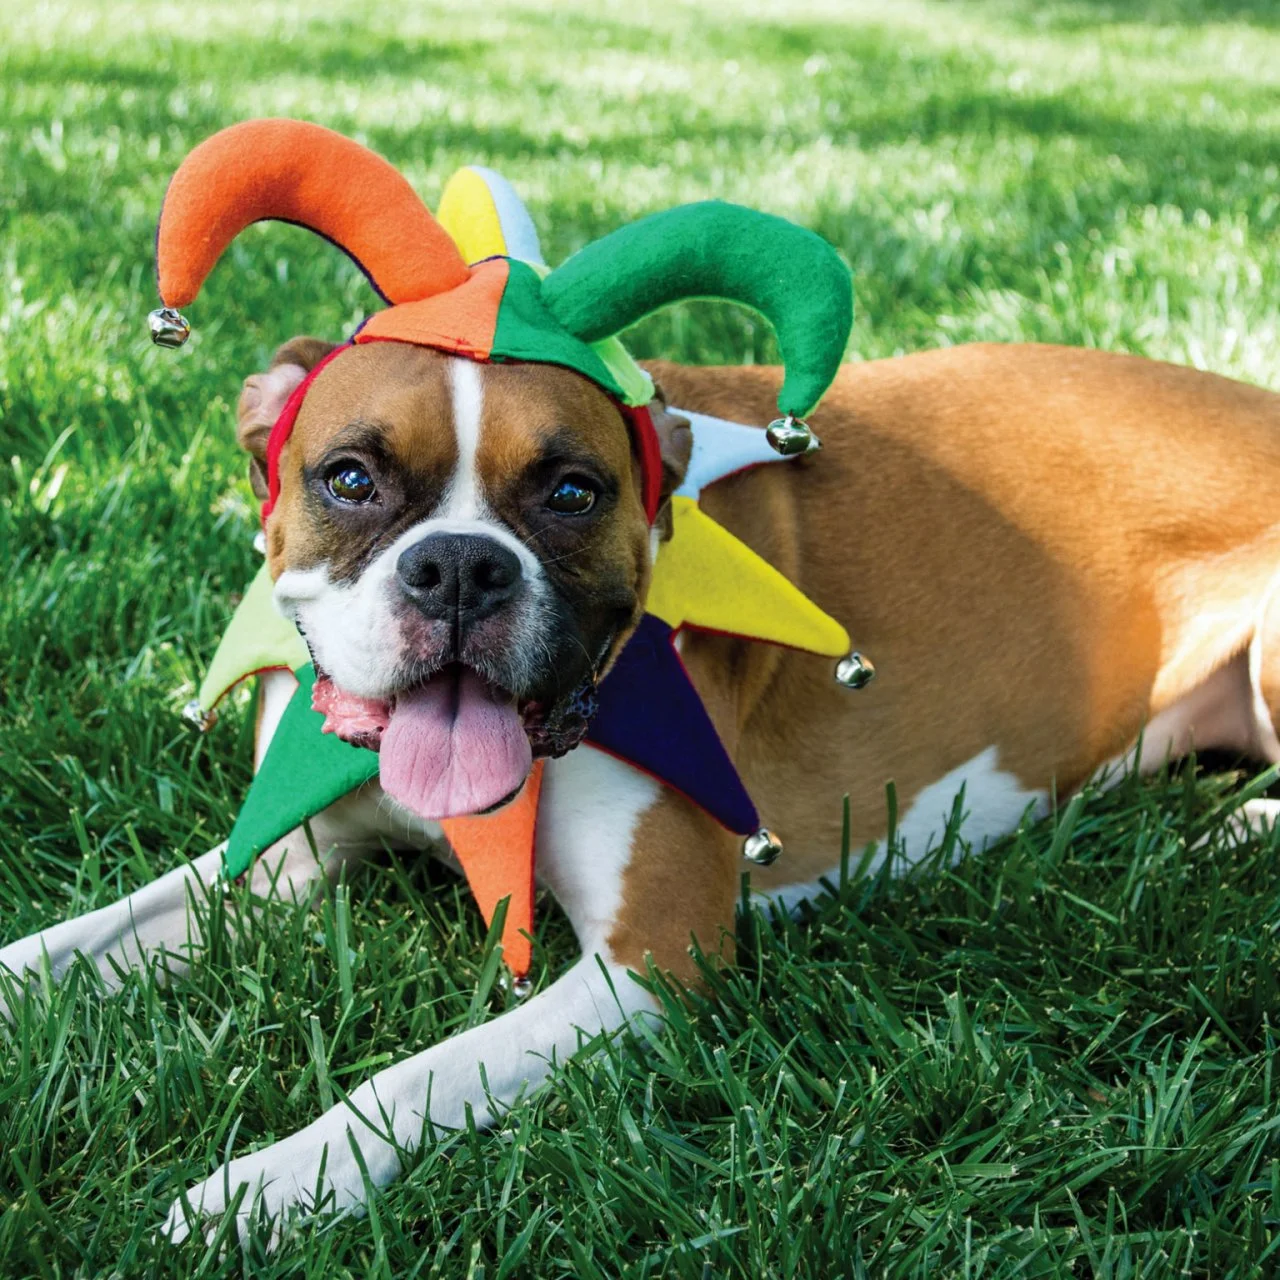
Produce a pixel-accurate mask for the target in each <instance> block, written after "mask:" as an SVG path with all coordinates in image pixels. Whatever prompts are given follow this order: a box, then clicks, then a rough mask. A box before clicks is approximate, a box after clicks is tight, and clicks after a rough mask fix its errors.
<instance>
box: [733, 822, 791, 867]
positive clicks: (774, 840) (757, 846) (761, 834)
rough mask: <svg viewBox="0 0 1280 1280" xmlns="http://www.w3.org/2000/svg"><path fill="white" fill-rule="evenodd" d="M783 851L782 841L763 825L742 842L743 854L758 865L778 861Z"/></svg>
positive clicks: (764, 865)
mask: <svg viewBox="0 0 1280 1280" xmlns="http://www.w3.org/2000/svg"><path fill="white" fill-rule="evenodd" d="M781 853H782V841H781V840H779V839H778V837H777V836H775V835H774V834H773V832H772V831H770V830H769V828H768V827H761V828H760V830H759V831H757V832H756V833H755V834H754V835H749V836H748V837H747V838H746V839H745V840H744V841H743V842H742V856H743V857H744V858H746V860H747V861H748V862H754V863H755V864H756V866H757V867H767V866H769V865H771V864H772V863H774V862H777V860H778V858H779V856H780V855H781Z"/></svg>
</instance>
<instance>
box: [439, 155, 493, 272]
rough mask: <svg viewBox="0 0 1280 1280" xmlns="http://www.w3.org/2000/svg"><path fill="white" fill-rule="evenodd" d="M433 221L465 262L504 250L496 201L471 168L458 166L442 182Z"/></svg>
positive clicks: (485, 184) (477, 260) (474, 260)
mask: <svg viewBox="0 0 1280 1280" xmlns="http://www.w3.org/2000/svg"><path fill="white" fill-rule="evenodd" d="M436 221H437V222H439V224H440V225H441V226H442V227H443V228H444V229H445V230H446V231H447V232H448V233H449V237H450V239H451V240H452V241H453V242H454V244H456V245H457V246H458V249H459V251H460V252H461V253H462V256H463V257H464V258H465V259H466V260H467V261H468V262H479V261H481V260H482V259H483V258H492V257H494V256H495V255H497V254H505V253H506V252H507V238H506V236H504V235H503V234H502V220H501V218H500V217H499V216H498V209H497V205H496V204H495V203H494V199H493V196H492V194H491V193H490V191H489V186H488V184H487V183H486V182H485V180H484V179H483V178H482V177H481V176H480V174H478V173H477V172H476V171H475V170H474V169H459V170H458V172H457V173H455V174H454V175H453V177H452V178H450V179H449V181H448V182H447V183H445V188H444V194H443V195H442V196H441V197H440V207H439V208H438V209H437V210H436Z"/></svg>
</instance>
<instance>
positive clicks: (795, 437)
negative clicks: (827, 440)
mask: <svg viewBox="0 0 1280 1280" xmlns="http://www.w3.org/2000/svg"><path fill="white" fill-rule="evenodd" d="M764 434H765V437H766V438H767V439H768V441H769V444H770V445H771V446H772V448H773V451H774V452H775V453H780V454H782V456H783V457H784V458H794V457H797V456H798V455H800V454H802V453H816V452H817V451H818V450H819V449H821V448H822V441H821V440H819V439H818V437H817V436H815V435H814V434H813V432H812V431H811V430H810V429H809V424H808V423H807V422H805V421H804V419H803V418H797V417H795V416H793V415H792V414H790V413H789V414H787V416H786V417H785V418H775V419H774V420H773V421H772V422H771V423H769V425H768V426H767V427H766V428H765V432H764Z"/></svg>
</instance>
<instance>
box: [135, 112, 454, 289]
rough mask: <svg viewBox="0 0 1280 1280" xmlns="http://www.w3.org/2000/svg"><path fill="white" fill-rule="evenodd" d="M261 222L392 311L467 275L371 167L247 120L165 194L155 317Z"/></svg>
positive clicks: (336, 144) (307, 138)
mask: <svg viewBox="0 0 1280 1280" xmlns="http://www.w3.org/2000/svg"><path fill="white" fill-rule="evenodd" d="M264 218H278V219H281V220H283V221H285V222H296V223H298V224H299V225H300V226H304V227H309V228H310V229H311V230H312V231H316V232H319V234H320V235H322V236H324V237H326V239H329V240H332V241H333V242H334V243H335V244H337V245H338V246H339V247H340V248H342V249H345V250H346V252H347V253H349V254H350V255H351V256H352V257H353V258H354V259H355V260H356V262H357V263H358V264H359V265H360V267H361V268H362V269H363V270H364V272H365V274H366V275H368V277H369V279H370V281H371V282H372V284H373V286H374V288H376V289H377V290H378V291H379V292H380V293H381V294H382V296H383V297H384V298H386V299H387V301H389V302H392V303H397V302H412V301H414V300H416V299H418V298H425V297H427V296H429V295H430V294H433V293H440V292H442V291H444V290H446V289H453V288H455V287H456V286H457V285H460V284H461V283H462V282H463V281H464V280H466V279H467V277H468V275H469V274H470V273H469V271H468V268H467V264H466V263H465V262H464V261H463V259H462V255H461V254H460V253H459V252H458V250H457V248H456V246H455V245H454V243H453V241H452V240H451V239H450V238H449V236H448V235H447V234H446V233H445V231H444V229H443V228H442V227H441V226H440V224H439V223H438V222H437V221H436V220H435V219H434V218H433V217H432V216H431V214H430V213H429V212H428V211H427V207H426V206H425V205H424V204H423V203H422V201H421V200H420V199H419V198H418V195H417V193H416V192H415V191H414V189H413V188H412V187H411V186H410V185H409V183H408V182H407V181H406V180H405V179H404V178H403V177H402V176H401V175H400V174H399V173H397V172H396V170H395V169H393V168H392V167H391V165H390V164H388V163H387V161H385V160H384V159H383V158H382V157H381V156H380V155H377V154H376V153H374V152H372V151H370V150H369V149H368V148H367V147H362V146H361V145H360V144H359V143H358V142H353V141H352V140H351V139H350V138H344V137H343V136H342V135H341V134H340V133H334V132H333V130H332V129H325V128H322V127H321V126H320V125H318V124H309V123H307V122H306V121H304V120H248V121H245V122H244V123H243V124H236V125H232V126H231V127H230V128H229V129H223V130H222V131H221V132H220V133H215V134H214V135H213V137H211V138H207V139H206V140H205V141H204V142H202V143H201V144H200V145H199V146H198V147H196V148H195V150H194V151H192V152H191V154H190V155H188V156H187V158H186V159H185V160H184V161H183V162H182V164H181V165H180V166H179V168H178V172H177V173H175V174H174V175H173V181H172V182H170V183H169V190H168V191H167V192H166V193H165V198H164V208H163V209H162V210H161V213H160V229H159V232H158V234H157V237H156V263H157V269H158V274H159V283H160V297H161V299H162V300H163V301H164V304H165V306H167V307H183V306H186V305H187V304H188V303H189V302H192V301H193V300H194V299H195V296H196V294H198V293H199V292H200V286H201V285H202V284H203V283H204V281H205V277H206V276H207V275H208V274H209V272H210V271H212V270H213V265H214V263H215V262H217V261H218V258H219V257H220V256H221V255H222V252H223V250H224V249H226V247H227V246H228V245H229V244H230V243H231V241H232V240H234V239H235V237H236V236H237V235H239V233H240V232H241V231H243V230H244V228H245V227H247V226H248V225H249V224H250V223H251V222H259V221H261V220H262V219H264Z"/></svg>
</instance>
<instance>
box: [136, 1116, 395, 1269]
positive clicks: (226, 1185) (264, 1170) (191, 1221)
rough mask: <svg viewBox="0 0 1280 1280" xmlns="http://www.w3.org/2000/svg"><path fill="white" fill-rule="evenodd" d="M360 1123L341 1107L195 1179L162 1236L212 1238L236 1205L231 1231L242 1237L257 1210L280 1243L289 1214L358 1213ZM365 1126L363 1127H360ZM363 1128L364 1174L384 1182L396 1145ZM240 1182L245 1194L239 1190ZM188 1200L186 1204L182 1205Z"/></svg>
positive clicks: (361, 1179) (272, 1238) (360, 1206)
mask: <svg viewBox="0 0 1280 1280" xmlns="http://www.w3.org/2000/svg"><path fill="white" fill-rule="evenodd" d="M359 1125H360V1122H359V1121H358V1120H356V1119H355V1117H353V1116H352V1115H351V1114H350V1112H346V1111H345V1110H343V1109H342V1108H340V1107H335V1108H334V1109H333V1110H332V1111H330V1112H328V1113H326V1114H325V1115H323V1116H321V1117H320V1119H319V1120H317V1121H315V1123H314V1124H310V1125H308V1126H307V1127H306V1128H305V1129H299V1130H298V1132H297V1133H295V1134H291V1135H290V1136H289V1137H287V1138H284V1139H282V1140H281V1141H279V1142H275V1143H272V1145H271V1146H269V1147H264V1148H263V1149H262V1150H261V1151H255V1152H254V1153H253V1154H252V1155H247V1156H240V1157H238V1158H237V1159H235V1160H232V1161H230V1162H229V1163H228V1164H225V1165H223V1166H222V1168H221V1169H219V1170H218V1171H217V1172H216V1173H215V1174H213V1175H212V1176H211V1177H208V1178H206V1179H205V1180H204V1181H203V1182H197V1183H196V1184H195V1185H194V1186H192V1187H191V1188H189V1189H188V1191H187V1194H186V1196H185V1202H186V1203H185V1204H184V1200H183V1198H180V1199H179V1200H177V1201H176V1202H175V1203H174V1205H173V1207H172V1208H171V1209H170V1210H169V1216H168V1217H167V1218H166V1219H165V1222H164V1226H163V1227H161V1235H163V1236H166V1237H168V1239H170V1240H171V1241H173V1243H175V1244H177V1243H179V1242H180V1241H182V1240H185V1239H186V1238H187V1236H189V1235H190V1234H191V1233H192V1232H193V1231H197V1230H199V1231H203V1232H204V1234H205V1235H206V1237H208V1238H212V1236H213V1235H214V1233H215V1232H216V1231H217V1228H218V1225H219V1221H220V1219H221V1216H222V1214H224V1213H225V1212H226V1210H227V1208H228V1206H230V1205H232V1204H236V1200H237V1196H239V1203H238V1204H236V1208H235V1215H236V1223H235V1226H236V1233H237V1235H238V1236H239V1238H240V1240H241V1241H242V1242H243V1241H244V1240H245V1239H246V1238H247V1235H248V1232H249V1226H250V1222H251V1221H252V1220H253V1218H254V1215H255V1213H257V1214H260V1215H261V1217H262V1218H264V1219H267V1220H269V1221H270V1223H271V1227H270V1236H269V1244H270V1246H271V1247H273V1248H274V1247H275V1246H276V1245H277V1244H279V1242H280V1238H281V1235H282V1233H283V1231H284V1228H285V1227H286V1226H287V1224H288V1222H289V1220H290V1218H291V1217H294V1216H297V1215H306V1214H311V1213H316V1212H320V1213H356V1212H359V1211H360V1210H361V1209H363V1207H364V1204H365V1199H366V1190H365V1188H366V1183H365V1179H364V1175H363V1174H362V1172H361V1169H360V1165H359V1163H358V1162H357V1160H356V1157H355V1153H354V1152H353V1151H352V1145H351V1143H352V1139H351V1135H350V1132H349V1129H350V1128H355V1127H356V1126H359ZM361 1127H363V1126H361ZM371 1138H372V1135H371V1134H370V1133H369V1131H368V1130H367V1129H365V1130H364V1142H363V1143H362V1146H363V1148H364V1152H363V1154H364V1155H365V1160H366V1167H367V1168H368V1170H369V1177H370V1180H371V1181H372V1182H373V1183H375V1184H376V1185H382V1184H384V1183H386V1182H388V1181H390V1180H391V1178H393V1177H394V1176H395V1175H396V1173H397V1172H398V1170H399V1161H398V1159H397V1157H396V1154H395V1150H394V1148H392V1147H391V1146H389V1144H387V1143H386V1142H383V1141H381V1140H380V1139H374V1140H373V1141H370V1139H371ZM242 1187H243V1188H244V1193H243V1195H240V1189H241V1188H242ZM188 1206H189V1207H188Z"/></svg>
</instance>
